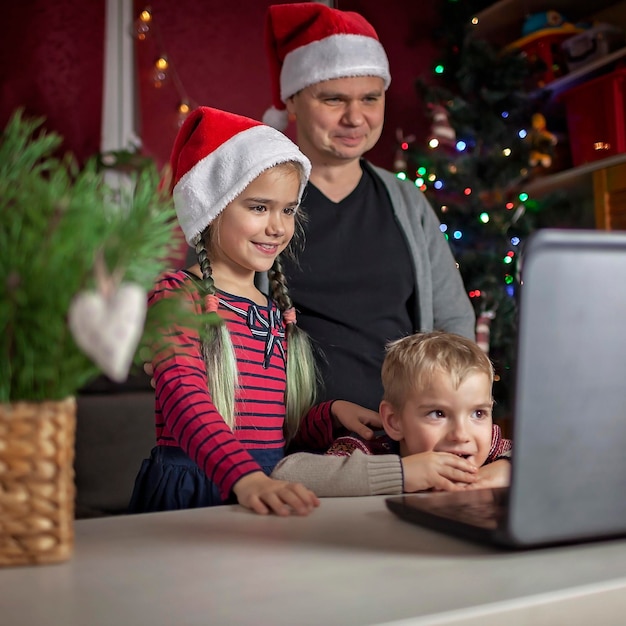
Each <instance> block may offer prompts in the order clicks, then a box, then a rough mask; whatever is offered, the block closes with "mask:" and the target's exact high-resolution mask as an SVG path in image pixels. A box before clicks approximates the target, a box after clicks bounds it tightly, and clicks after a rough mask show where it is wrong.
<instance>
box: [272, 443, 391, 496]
mask: <svg viewBox="0 0 626 626" xmlns="http://www.w3.org/2000/svg"><path fill="white" fill-rule="evenodd" d="M272 478H276V479H279V480H288V481H292V482H300V483H302V484H303V485H305V486H306V487H308V488H309V489H310V490H311V491H313V492H314V493H315V494H316V495H318V496H319V497H321V498H328V497H347V496H378V495H385V494H387V495H394V494H400V493H402V487H403V477H402V464H401V461H400V457H399V456H397V455H396V454H383V455H368V454H365V453H364V452H362V451H361V450H355V451H354V452H353V453H352V454H351V455H349V456H333V455H329V454H312V453H309V452H296V453H294V454H290V455H288V456H286V457H285V458H284V459H283V460H282V461H280V463H278V465H277V466H276V467H275V468H274V471H273V472H272Z"/></svg>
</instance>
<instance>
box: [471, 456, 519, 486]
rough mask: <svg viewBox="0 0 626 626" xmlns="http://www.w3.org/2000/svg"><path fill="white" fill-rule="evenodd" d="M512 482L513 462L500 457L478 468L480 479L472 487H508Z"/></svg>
mask: <svg viewBox="0 0 626 626" xmlns="http://www.w3.org/2000/svg"><path fill="white" fill-rule="evenodd" d="M510 482H511V462H510V461H507V460H506V459H499V460H498V461H494V462H493V463H489V464H488V465H483V466H482V467H481V468H480V469H479V470H478V480H477V481H476V482H475V483H473V484H472V485H468V487H469V488H470V489H487V488H489V489H490V488H492V487H508V486H509V483H510Z"/></svg>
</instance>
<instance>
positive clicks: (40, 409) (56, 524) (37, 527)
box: [0, 398, 76, 566]
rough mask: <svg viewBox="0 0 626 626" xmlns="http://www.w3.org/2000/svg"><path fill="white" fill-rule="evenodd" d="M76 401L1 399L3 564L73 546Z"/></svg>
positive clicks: (58, 553) (61, 556)
mask: <svg viewBox="0 0 626 626" xmlns="http://www.w3.org/2000/svg"><path fill="white" fill-rule="evenodd" d="M75 429H76V400H75V399H74V398H67V399H65V400H62V401H59V402H15V403H8V404H1V403H0V566H7V565H33V564H43V563H56V562H59V561H66V560H67V559H69V558H70V557H71V556H72V553H73V548H74V494H75V487H74V468H73V463H74V435H75Z"/></svg>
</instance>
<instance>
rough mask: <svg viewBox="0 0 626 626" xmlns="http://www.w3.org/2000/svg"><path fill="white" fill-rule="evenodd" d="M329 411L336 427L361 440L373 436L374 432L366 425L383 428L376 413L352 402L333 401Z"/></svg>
mask: <svg viewBox="0 0 626 626" xmlns="http://www.w3.org/2000/svg"><path fill="white" fill-rule="evenodd" d="M330 410H331V412H332V414H333V417H334V418H335V420H336V422H337V424H338V425H339V424H340V425H341V426H343V427H344V428H347V429H348V430H349V431H350V432H353V433H356V434H357V435H359V436H361V437H363V439H371V438H372V437H373V436H374V431H373V430H372V429H371V428H368V426H367V424H369V425H370V426H374V427H376V428H382V427H383V423H382V421H381V419H380V415H378V413H376V411H371V410H370V409H366V408H365V407H362V406H361V405H359V404H354V402H348V401H346V400H335V401H334V402H333V404H332V407H331V409H330Z"/></svg>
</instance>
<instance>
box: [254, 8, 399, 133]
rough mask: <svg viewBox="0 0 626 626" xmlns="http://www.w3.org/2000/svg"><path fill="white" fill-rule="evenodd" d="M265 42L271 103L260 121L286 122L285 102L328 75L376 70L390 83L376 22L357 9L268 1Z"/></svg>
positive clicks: (364, 73)
mask: <svg viewBox="0 0 626 626" xmlns="http://www.w3.org/2000/svg"><path fill="white" fill-rule="evenodd" d="M265 43H266V47H267V53H268V57H269V62H270V74H271V80H272V98H273V106H272V107H271V108H270V109H268V110H267V111H266V112H265V114H264V116H263V121H264V122H265V123H266V124H269V125H270V126H274V128H278V129H280V130H283V129H285V128H286V127H287V112H286V111H285V102H286V101H287V99H288V98H289V97H290V96H293V95H294V94H295V93H297V92H298V91H300V90H301V89H304V88H305V87H308V86H309V85H314V84H315V83H319V82H322V81H324V80H330V79H332V78H347V77H351V76H380V77H381V78H382V79H383V80H384V82H385V89H387V87H389V83H390V82H391V75H390V73H389V61H388V60H387V55H386V54H385V49H384V48H383V46H382V44H381V43H380V41H379V40H378V35H377V34H376V31H375V30H374V27H373V26H372V25H371V24H370V23H369V22H368V21H367V20H366V19H365V18H364V17H363V16H362V15H359V14H358V13H353V12H352V11H339V10H338V9H331V8H330V7H328V6H326V5H325V4H321V3H319V2H302V3H297V4H274V5H271V6H270V7H268V10H267V17H266V22H265Z"/></svg>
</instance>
